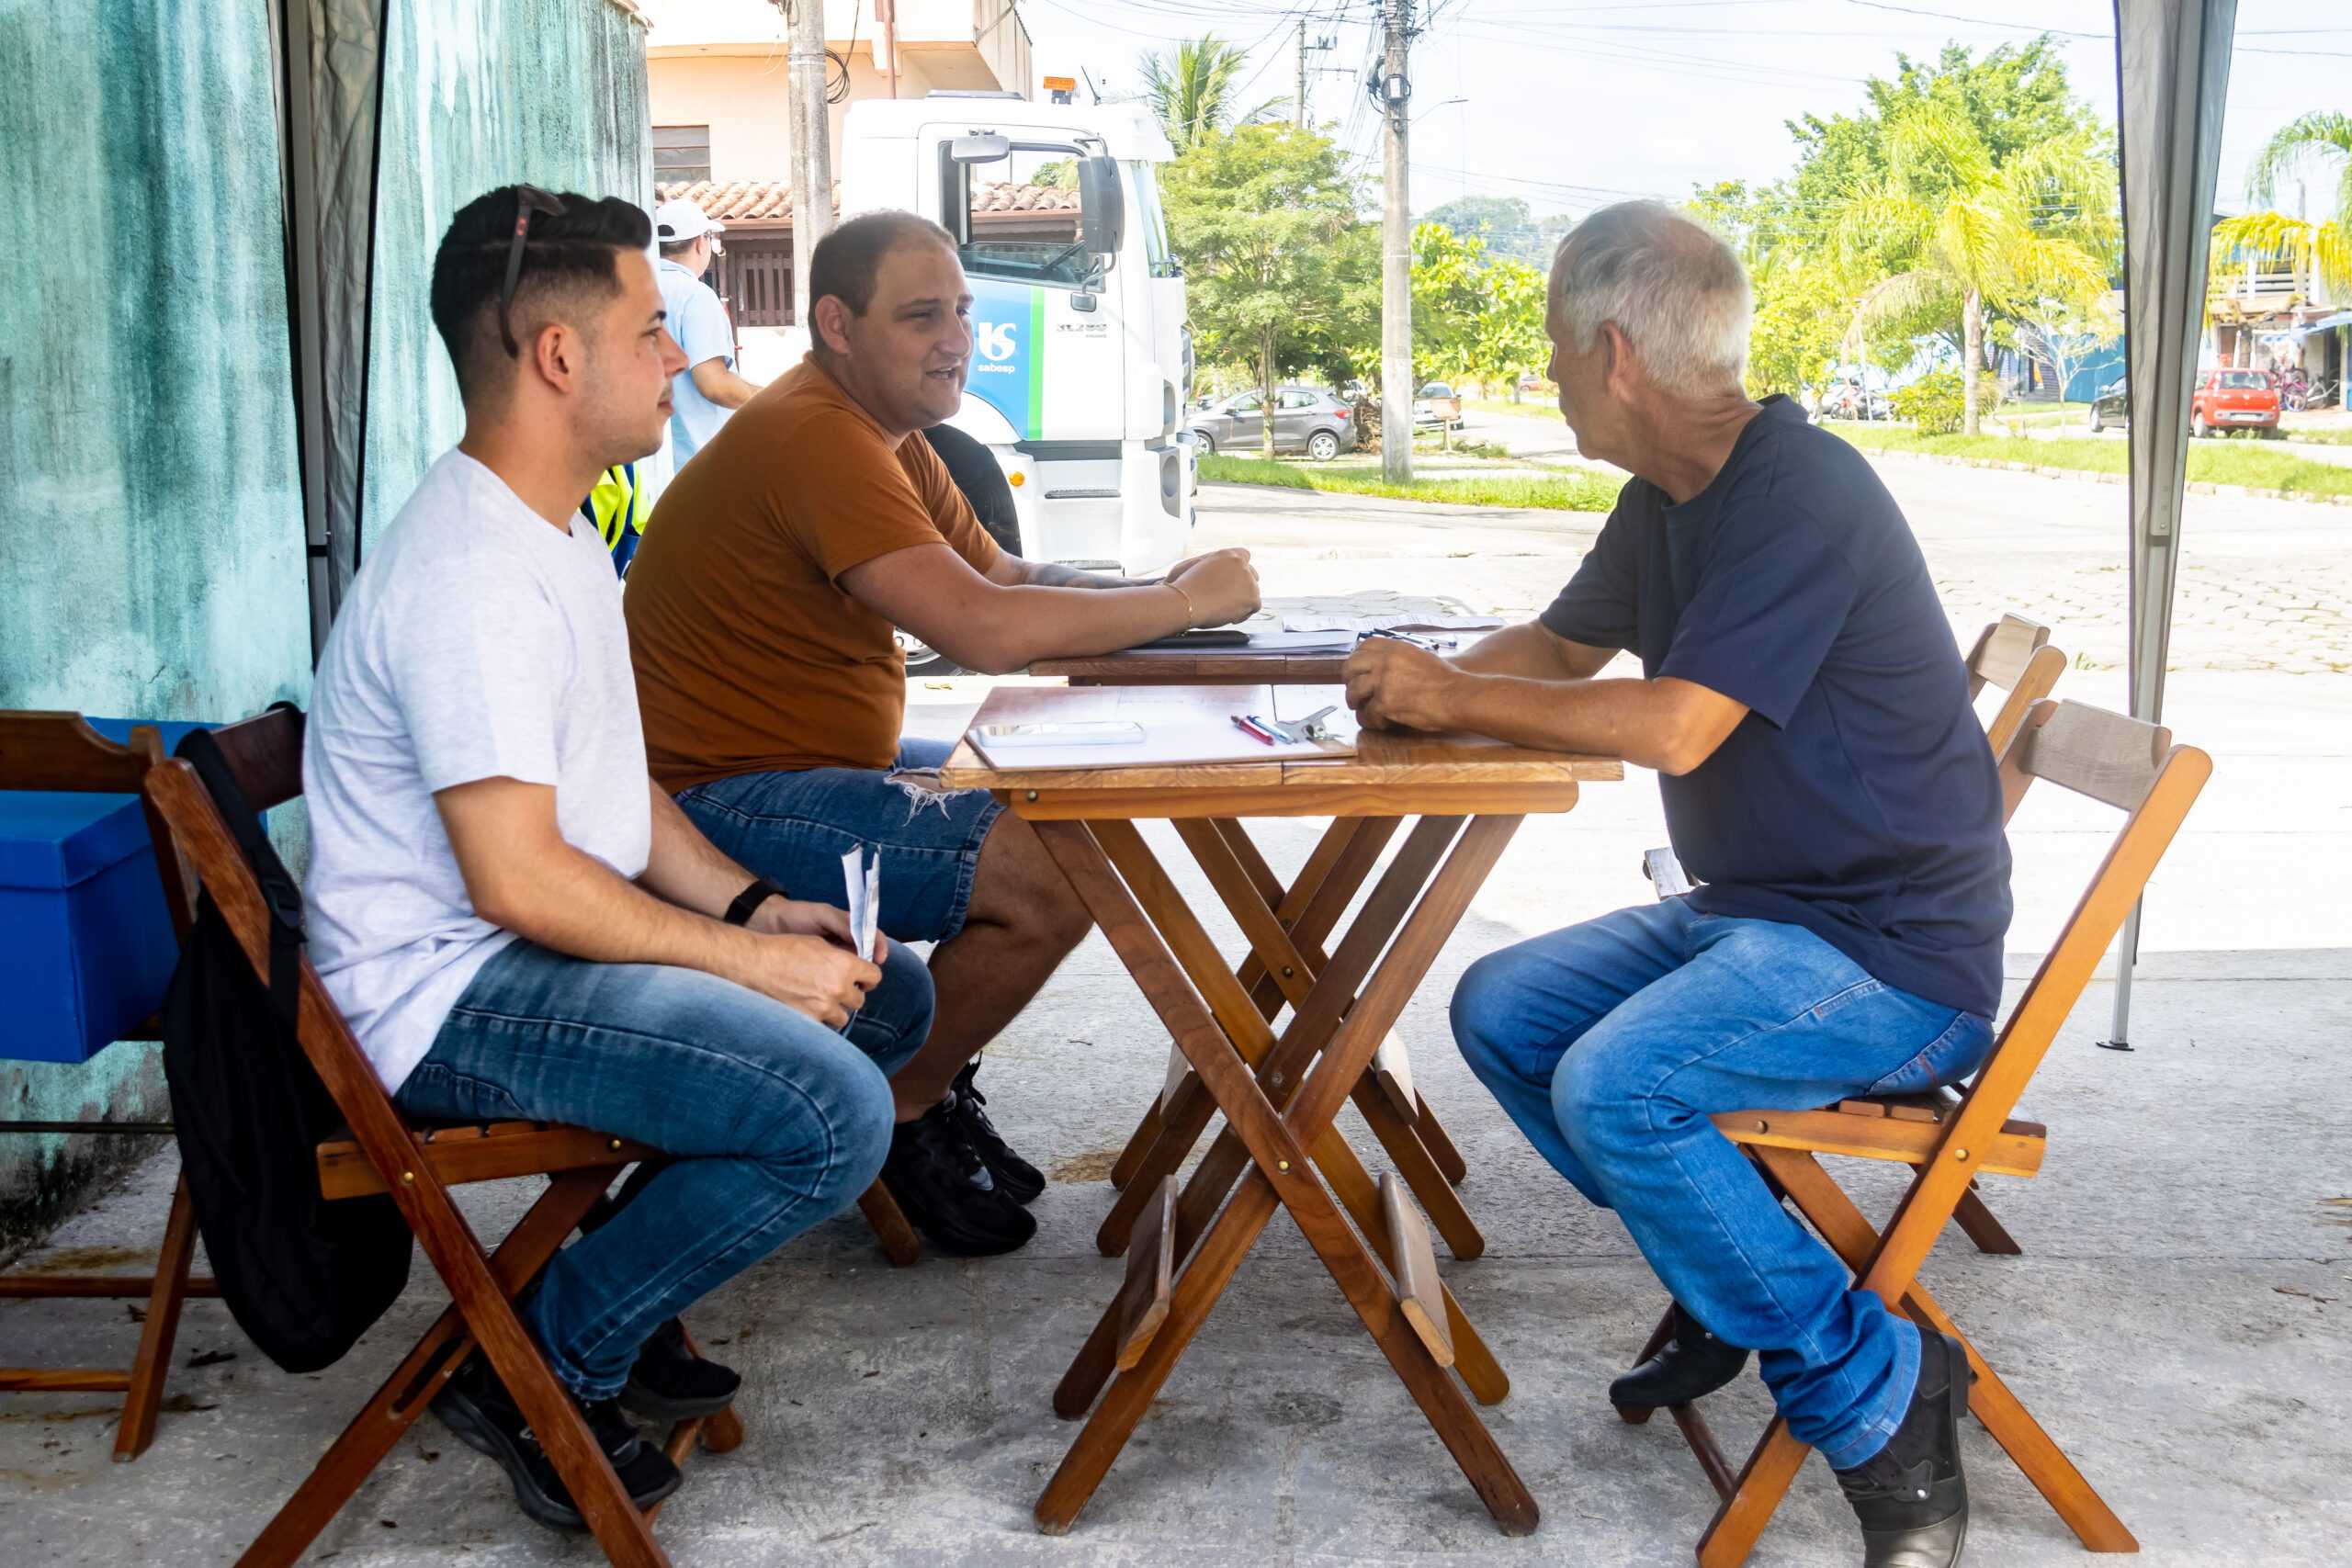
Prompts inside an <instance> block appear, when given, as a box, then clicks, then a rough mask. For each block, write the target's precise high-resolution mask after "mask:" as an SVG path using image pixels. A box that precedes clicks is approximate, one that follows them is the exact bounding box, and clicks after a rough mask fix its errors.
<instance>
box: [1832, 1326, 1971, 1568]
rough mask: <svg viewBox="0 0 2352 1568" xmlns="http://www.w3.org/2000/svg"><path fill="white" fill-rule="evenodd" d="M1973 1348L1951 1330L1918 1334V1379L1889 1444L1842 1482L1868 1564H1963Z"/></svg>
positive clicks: (1954, 1567)
mask: <svg viewBox="0 0 2352 1568" xmlns="http://www.w3.org/2000/svg"><path fill="white" fill-rule="evenodd" d="M1974 1375H1975V1374H1974V1373H1973V1372H1972V1371H1970V1370H1969V1366H1968V1352H1966V1351H1965V1350H1963V1349H1962V1348H1961V1347H1960V1341H1959V1340H1957V1339H1954V1338H1952V1337H1951V1336H1949V1335H1945V1334H1929V1333H1926V1332H1922V1333H1921V1334H1920V1336H1919V1384H1918V1387H1917V1388H1916V1389H1914V1390H1913V1391H1912V1394H1911V1408H1910V1409H1909V1410H1908V1411H1906V1412H1905V1415H1904V1417H1903V1425H1902V1426H1900V1427H1896V1428H1895V1429H1894V1436H1893V1437H1892V1438H1888V1439H1887V1441H1886V1447H1885V1448H1883V1449H1881V1450H1879V1451H1878V1452H1877V1453H1875V1454H1873V1455H1871V1457H1870V1458H1869V1459H1868V1460H1865V1461H1863V1462H1862V1463H1860V1464H1859V1465H1856V1466H1855V1467H1854V1468H1853V1469H1851V1470H1841V1471H1838V1472H1837V1475H1838V1486H1839V1488H1840V1489H1841V1490H1843V1491H1844V1492H1845V1494H1846V1501H1847V1502H1848V1503H1849V1504H1851V1505H1853V1509H1854V1517H1855V1518H1857V1519H1858V1520H1860V1522H1861V1527H1862V1568H1959V1562H1960V1553H1961V1548H1962V1547H1963V1546H1965V1545H1966V1544H1967V1543H1968V1477H1967V1476H1966V1475H1965V1474H1963V1473H1962V1471H1961V1468H1960V1416H1961V1412H1962V1411H1964V1410H1966V1409H1967V1408H1968V1385H1969V1383H1970V1382H1971V1381H1972V1380H1973V1377H1974Z"/></svg>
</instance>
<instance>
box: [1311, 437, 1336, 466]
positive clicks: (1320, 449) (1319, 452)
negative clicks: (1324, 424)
mask: <svg viewBox="0 0 2352 1568" xmlns="http://www.w3.org/2000/svg"><path fill="white" fill-rule="evenodd" d="M1306 455H1307V456H1308V457H1312V458H1314V459H1315V460H1316V461H1317V462H1318V463H1328V462H1329V461H1330V460H1331V459H1332V458H1334V457H1338V456H1339V455H1340V438H1339V437H1338V436H1336V435H1334V434H1331V433H1330V432H1329V431H1328V430H1318V431H1317V432H1316V433H1315V434H1312V435H1310V436H1308V437H1307V438H1306Z"/></svg>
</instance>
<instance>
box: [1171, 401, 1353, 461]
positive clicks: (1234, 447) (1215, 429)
mask: <svg viewBox="0 0 2352 1568" xmlns="http://www.w3.org/2000/svg"><path fill="white" fill-rule="evenodd" d="M1192 429H1193V439H1195V440H1196V441H1198V442H1199V443H1200V446H1201V450H1202V451H1204V452H1231V453H1233V454H1235V455H1236V456H1238V457H1247V456H1249V455H1250V453H1252V452H1256V451H1259V450H1261V448H1262V446H1263V445H1264V442H1265V435H1266V415H1265V401H1264V398H1263V396H1262V395H1261V393H1260V392H1259V391H1258V390H1257V389H1255V388H1252V389H1250V390H1249V391H1246V392H1237V393H1235V394H1234V395H1233V396H1232V397H1229V398H1224V399H1221V400H1218V401H1216V402H1214V403H1211V404H1210V405H1209V406H1208V407H1206V408H1203V409H1194V410H1193V414H1192ZM1355 446H1356V422H1355V415H1354V412H1353V411H1351V409H1350V408H1349V407H1348V405H1347V404H1346V403H1343V402H1341V401H1340V400H1339V399H1338V398H1337V397H1335V396H1334V395H1332V394H1331V393H1329V392H1328V391H1325V390H1323V389H1321V388H1318V387H1295V386H1292V387H1277V388H1275V389H1274V450H1275V451H1277V452H1304V453H1306V455H1307V456H1308V457H1312V458H1314V459H1316V460H1317V462H1326V461H1329V459H1331V458H1333V457H1338V456H1339V455H1340V453H1342V452H1352V451H1354V450H1355Z"/></svg>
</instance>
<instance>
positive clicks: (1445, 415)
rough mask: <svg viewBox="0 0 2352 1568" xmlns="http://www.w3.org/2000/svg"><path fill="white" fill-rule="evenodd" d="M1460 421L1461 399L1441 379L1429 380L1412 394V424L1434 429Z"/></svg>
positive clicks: (1417, 426)
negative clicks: (1428, 382) (1426, 384)
mask: <svg viewBox="0 0 2352 1568" xmlns="http://www.w3.org/2000/svg"><path fill="white" fill-rule="evenodd" d="M1460 423H1462V400H1461V399H1460V398H1459V397H1457V396H1456V395H1455V394H1454V390H1453V388H1451V387H1449V386H1447V385H1446V384H1445V383H1444V382H1442V381H1431V382H1430V384H1429V385H1428V386H1426V387H1423V388H1422V389H1420V390H1419V392H1416V393H1415V394H1414V395H1413V424H1414V426H1415V427H1416V428H1417V429H1418V428H1427V429H1430V430H1436V429H1438V428H1440V427H1441V426H1444V425H1449V424H1460Z"/></svg>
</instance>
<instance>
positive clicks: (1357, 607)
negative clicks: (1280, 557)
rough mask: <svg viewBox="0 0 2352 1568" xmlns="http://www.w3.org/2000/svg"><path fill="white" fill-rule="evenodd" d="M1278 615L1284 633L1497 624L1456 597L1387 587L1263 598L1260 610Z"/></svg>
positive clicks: (1442, 628) (1443, 628)
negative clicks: (1434, 596)
mask: <svg viewBox="0 0 2352 1568" xmlns="http://www.w3.org/2000/svg"><path fill="white" fill-rule="evenodd" d="M1262 613H1270V614H1272V615H1275V616H1278V617H1279V618H1280V619H1281V622H1282V627H1283V630H1284V631H1285V632H1355V633H1359V634H1361V633H1363V632H1369V631H1398V630H1404V629H1408V628H1413V627H1419V628H1423V629H1426V630H1430V631H1481V630H1486V629H1487V628H1490V627H1494V626H1501V625H1502V624H1503V623H1502V620H1501V618H1500V617H1499V616H1496V615H1470V614H1468V613H1466V612H1465V611H1464V609H1463V607H1462V605H1461V604H1459V603H1458V602H1453V601H1448V600H1443V599H1431V598H1423V597H1416V596H1414V595H1412V594H1407V593H1398V592H1394V591H1393V590H1390V589H1385V588H1375V589H1369V590H1366V591H1365V592H1361V593H1329V594H1318V595H1314V596H1311V597H1305V598H1296V599H1269V600H1267V601H1266V604H1265V611H1264V612H1262Z"/></svg>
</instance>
